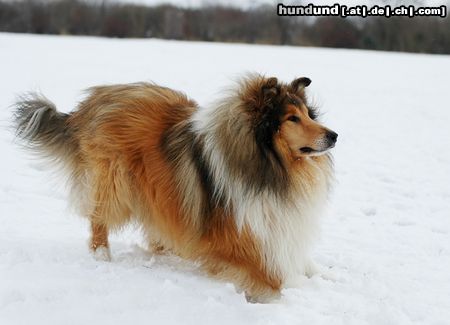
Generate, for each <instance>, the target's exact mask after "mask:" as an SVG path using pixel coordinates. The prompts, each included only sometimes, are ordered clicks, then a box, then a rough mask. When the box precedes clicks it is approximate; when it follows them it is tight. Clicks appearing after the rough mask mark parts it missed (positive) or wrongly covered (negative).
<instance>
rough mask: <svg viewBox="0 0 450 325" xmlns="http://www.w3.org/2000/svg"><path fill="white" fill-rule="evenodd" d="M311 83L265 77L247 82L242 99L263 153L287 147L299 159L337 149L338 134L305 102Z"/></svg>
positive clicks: (303, 80)
mask: <svg viewBox="0 0 450 325" xmlns="http://www.w3.org/2000/svg"><path fill="white" fill-rule="evenodd" d="M310 83H311V80H310V79H308V78H304V77H303V78H297V79H294V80H293V81H292V82H291V83H290V84H284V83H280V82H278V80H277V78H265V77H262V76H257V77H253V78H249V79H248V80H247V82H246V85H245V87H244V91H243V93H242V96H241V99H242V100H243V101H244V102H245V106H246V107H247V110H248V112H249V113H250V117H251V119H252V122H253V128H254V132H255V136H256V141H257V143H258V145H259V146H261V147H262V148H263V149H264V150H272V151H273V150H274V151H276V152H278V153H281V151H283V148H288V151H289V154H290V157H291V158H293V159H298V158H301V157H306V156H319V155H322V154H324V153H326V152H327V151H328V150H329V149H331V148H333V147H334V145H335V144H336V140H337V136H338V135H337V133H336V132H334V131H332V130H330V129H328V128H326V127H325V126H323V125H321V124H320V123H319V122H318V121H317V117H318V113H317V111H316V110H315V109H314V108H312V107H310V106H309V105H308V103H307V101H306V96H305V88H306V87H308V86H309V84H310ZM284 151H286V149H284Z"/></svg>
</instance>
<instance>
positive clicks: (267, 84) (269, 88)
mask: <svg viewBox="0 0 450 325" xmlns="http://www.w3.org/2000/svg"><path fill="white" fill-rule="evenodd" d="M278 94H279V88H278V79H277V78H275V77H272V78H268V79H266V80H265V81H264V83H263V84H262V86H261V94H260V95H261V100H262V104H269V103H270V102H271V101H272V100H273V99H274V98H275V97H276V96H277V95H278Z"/></svg>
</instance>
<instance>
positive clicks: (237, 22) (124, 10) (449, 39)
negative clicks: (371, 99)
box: [0, 0, 450, 54]
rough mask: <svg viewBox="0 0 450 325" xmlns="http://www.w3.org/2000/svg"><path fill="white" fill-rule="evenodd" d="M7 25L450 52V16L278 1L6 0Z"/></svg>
mask: <svg viewBox="0 0 450 325" xmlns="http://www.w3.org/2000/svg"><path fill="white" fill-rule="evenodd" d="M0 31H5V32H17V33H36V34H58V35H95V36H105V37H120V38H125V37H126V38H129V37H134V38H148V37H154V38H163V39H180V40H196V41H208V42H242V43H258V44H279V45H300V46H318V47H334V48H359V49H371V50H385V51H404V52H423V53H438V54H450V19H449V18H444V19H443V18H439V17H416V18H413V19H411V18H408V17H392V18H383V17H369V18H364V19H362V18H359V19H358V18H339V17H319V18H310V17H279V16H277V14H276V7H275V6H270V5H263V6H260V7H255V8H250V9H241V8H235V7H225V6H206V7H200V8H180V7H176V6H173V5H158V6H152V7H149V6H144V5H135V4H120V3H110V2H107V1H106V0H103V1H97V2H86V1H82V0H56V1H36V0H24V1H14V2H10V1H5V0H0Z"/></svg>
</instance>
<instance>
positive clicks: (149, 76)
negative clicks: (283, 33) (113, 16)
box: [0, 34, 450, 325]
mask: <svg viewBox="0 0 450 325" xmlns="http://www.w3.org/2000/svg"><path fill="white" fill-rule="evenodd" d="M0 71H1V74H0V80H1V83H0V85H1V87H0V107H1V109H0V155H1V160H0V324H2V325H13V324H14V325H15V324H46V325H48V324H108V325H110V324H277V325H278V324H333V325H334V324H346V325H347V324H358V325H359V324H376V325H378V324H393V325H398V324H450V185H449V184H450V150H449V149H450V128H449V125H450V107H449V104H448V91H449V90H448V89H449V88H448V87H449V84H450V56H431V55H417V54H414V55H413V54H399V53H381V52H370V51H353V50H329V49H316V48H295V47H276V46H249V45H236V44H234V45H233V44H227V45H225V44H211V43H209V44H208V43H187V42H175V41H161V40H112V39H99V38H91V37H58V36H55V37H53V36H45V37H43V36H30V35H13V34H0ZM244 71H258V72H264V73H267V74H268V75H275V76H278V77H279V78H280V79H284V80H287V81H288V80H291V79H293V78H294V77H296V76H308V77H310V78H311V79H312V80H313V83H312V85H311V86H310V88H309V89H310V93H311V94H312V97H313V98H314V99H315V101H316V103H318V104H319V105H320V106H321V107H322V111H323V112H324V113H325V114H324V116H323V119H324V121H325V122H326V124H327V125H328V126H330V127H331V128H333V129H334V130H336V131H337V132H338V133H339V141H338V144H337V147H336V148H335V152H334V153H335V162H336V169H337V183H336V186H335V190H334V194H333V196H332V199H331V201H330V205H329V209H328V211H327V213H326V214H325V215H324V217H323V231H322V237H321V240H320V241H319V242H318V244H317V246H316V248H315V253H314V256H315V257H316V260H317V261H318V262H319V263H321V264H322V265H325V266H330V267H332V271H333V272H334V274H335V276H336V278H337V279H336V281H334V282H331V281H326V280H323V279H322V278H320V277H314V278H312V279H310V280H306V281H305V283H304V284H303V286H302V287H301V288H299V289H287V290H284V291H283V297H282V299H281V300H280V301H277V302H274V303H272V304H267V305H259V304H248V303H247V302H246V301H245V298H244V296H243V295H242V294H238V293H236V292H235V290H234V288H233V286H232V285H230V284H227V283H221V282H219V281H215V280H211V279H209V278H207V277H205V276H204V275H203V274H202V273H201V272H199V271H198V270H197V269H196V268H195V267H194V266H193V265H191V264H190V263H187V262H184V261H181V260H179V259H177V258H175V257H158V258H152V257H151V256H150V255H149V254H148V253H146V252H145V251H144V250H143V249H142V248H141V247H143V245H142V240H141V237H140V234H139V232H138V231H137V230H135V229H132V228H130V229H126V230H125V231H124V232H123V233H121V234H117V235H114V236H112V238H111V241H112V254H113V262H111V263H107V262H97V261H95V260H93V259H92V257H91V256H90V254H89V252H88V249H87V238H88V225H87V222H86V220H85V219H82V218H79V217H78V216H75V215H74V214H73V213H72V212H70V211H69V210H68V209H66V203H67V192H66V189H65V188H64V187H63V186H61V185H60V184H61V183H60V182H59V181H58V180H59V179H58V178H57V177H54V175H53V174H52V173H51V171H49V170H47V168H46V166H45V164H42V163H41V162H39V161H36V160H33V158H31V156H30V155H29V154H28V153H25V152H24V151H22V150H21V149H19V147H18V146H17V144H16V143H14V137H13V135H12V133H11V132H10V130H9V129H8V127H9V125H10V121H11V119H10V117H11V110H10V109H9V108H8V106H9V105H11V104H12V103H13V101H14V98H15V96H16V95H17V94H18V93H20V92H22V91H27V90H41V91H42V92H43V93H44V94H46V95H47V96H48V97H49V98H50V99H52V100H54V101H55V102H56V104H57V106H58V107H59V108H60V109H61V110H63V111H69V110H71V109H72V108H73V107H74V106H75V105H76V103H77V101H79V100H80V99H81V98H83V97H82V93H81V92H80V91H81V90H82V89H84V88H86V87H89V86H92V85H96V84H102V83H119V82H121V83H123V82H132V81H138V80H153V81H155V82H158V83H161V84H164V85H167V86H170V87H173V88H176V89H181V90H184V91H185V92H187V93H188V94H189V95H190V96H192V97H193V98H195V99H196V100H198V102H199V103H200V104H202V105H206V104H207V103H208V102H210V101H212V100H214V99H215V98H216V97H217V96H220V89H221V87H222V86H226V85H228V84H229V83H230V79H233V78H234V77H235V76H237V75H239V74H240V73H242V72H244Z"/></svg>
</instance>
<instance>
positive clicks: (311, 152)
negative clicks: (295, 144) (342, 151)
mask: <svg viewBox="0 0 450 325" xmlns="http://www.w3.org/2000/svg"><path fill="white" fill-rule="evenodd" d="M331 148H334V144H332V145H330V146H329V147H327V148H324V149H321V150H316V149H313V148H311V147H302V148H300V152H301V153H303V154H306V155H320V154H323V153H325V152H327V151H328V150H330V149H331Z"/></svg>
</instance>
